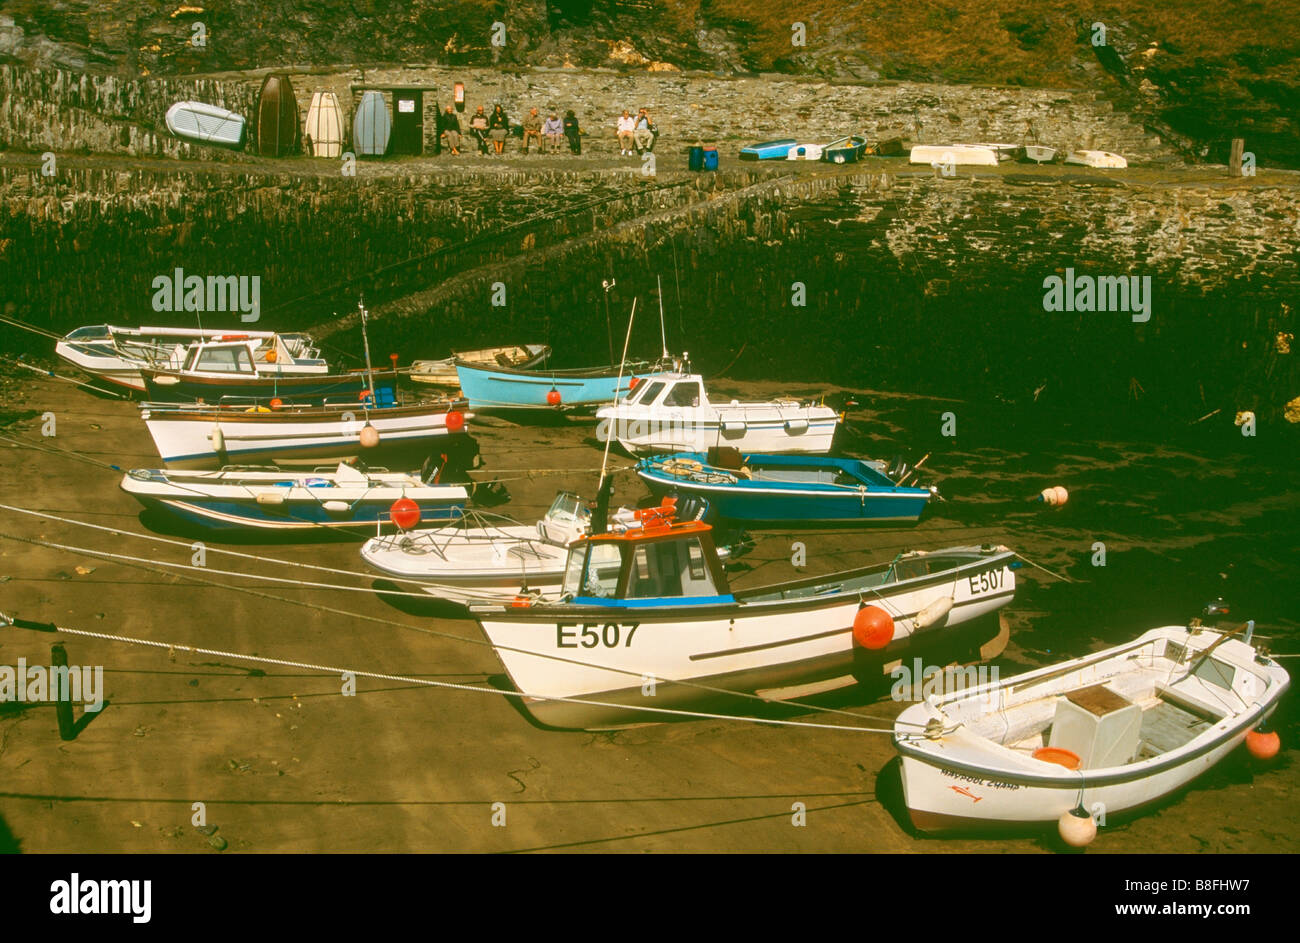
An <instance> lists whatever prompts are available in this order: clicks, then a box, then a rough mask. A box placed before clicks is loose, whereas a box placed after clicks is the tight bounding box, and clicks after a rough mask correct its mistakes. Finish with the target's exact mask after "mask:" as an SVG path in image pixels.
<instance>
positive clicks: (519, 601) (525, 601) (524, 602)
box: [510, 596, 533, 609]
mask: <svg viewBox="0 0 1300 943" xmlns="http://www.w3.org/2000/svg"><path fill="white" fill-rule="evenodd" d="M532 604H533V600H532V598H531V597H528V596H516V597H515V598H514V599H513V600H511V602H510V607H511V608H512V609H526V608H528V607H529V606H531V605H532Z"/></svg>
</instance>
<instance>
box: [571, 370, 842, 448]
mask: <svg viewBox="0 0 1300 943" xmlns="http://www.w3.org/2000/svg"><path fill="white" fill-rule="evenodd" d="M596 417H597V418H598V419H599V420H601V421H600V424H599V425H598V426H597V428H596V438H597V439H599V440H600V441H602V442H603V441H605V440H606V439H608V438H609V437H610V436H611V435H612V436H613V438H614V440H615V441H617V442H618V444H619V445H621V446H623V448H625V449H626V450H627V451H628V452H631V453H633V454H636V453H655V452H707V451H708V450H709V449H710V448H713V447H715V446H731V447H733V448H736V449H739V450H740V451H742V452H762V453H766V454H776V455H780V454H787V453H791V452H805V453H813V454H823V453H825V452H829V451H830V448H831V444H832V442H833V441H834V438H835V429H836V427H837V426H838V425H839V423H840V420H841V416H840V414H839V413H837V412H836V411H835V410H833V409H831V408H830V407H829V406H819V405H817V404H815V403H799V402H796V401H795V400H774V401H771V402H766V403H740V402H737V401H736V400H734V399H733V400H731V402H729V403H714V402H712V401H710V399H709V396H708V394H707V393H706V392H705V390H704V380H703V379H702V378H701V377H700V376H699V375H698V374H694V373H665V374H661V375H659V376H657V377H653V378H651V379H648V380H641V381H640V382H638V383H637V384H636V385H635V386H634V387H633V389H632V392H631V393H630V394H629V395H628V396H627V397H626V398H625V399H623V400H621V401H620V402H618V403H617V404H615V405H613V406H603V407H601V408H600V409H598V410H596Z"/></svg>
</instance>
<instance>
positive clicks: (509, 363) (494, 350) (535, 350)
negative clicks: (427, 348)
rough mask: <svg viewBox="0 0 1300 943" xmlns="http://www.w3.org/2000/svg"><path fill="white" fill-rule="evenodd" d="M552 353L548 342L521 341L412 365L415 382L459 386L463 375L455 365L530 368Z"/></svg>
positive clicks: (419, 361)
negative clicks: (531, 342)
mask: <svg viewBox="0 0 1300 943" xmlns="http://www.w3.org/2000/svg"><path fill="white" fill-rule="evenodd" d="M550 356H551V348H550V347H549V346H548V345H546V344H520V345H518V346H516V347H485V348H483V349H482V350H461V351H453V352H452V356H450V357H447V358H445V359H443V360H417V361H415V362H414V363H412V364H411V368H410V377H411V381H412V382H413V383H427V384H430V385H432V386H445V387H449V388H452V389H454V388H456V387H458V386H460V377H459V375H458V374H457V373H456V364H457V363H458V362H459V363H467V364H472V365H474V366H476V367H494V366H495V367H510V368H511V369H513V370H530V369H532V368H533V367H536V366H537V365H538V364H540V363H541V362H542V361H544V360H546V359H548V358H549V357H550Z"/></svg>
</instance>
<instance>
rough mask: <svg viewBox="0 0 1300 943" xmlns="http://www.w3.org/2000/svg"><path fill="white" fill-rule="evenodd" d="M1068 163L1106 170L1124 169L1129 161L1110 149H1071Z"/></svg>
mask: <svg viewBox="0 0 1300 943" xmlns="http://www.w3.org/2000/svg"><path fill="white" fill-rule="evenodd" d="M1065 162H1066V163H1067V164H1075V165H1078V166H1081V167H1097V168H1100V169H1104V170H1116V169H1123V168H1125V167H1127V166H1128V161H1127V160H1125V159H1124V158H1123V157H1121V156H1120V155H1118V154H1112V153H1111V152H1110V151H1071V152H1070V153H1069V156H1067V157H1066V158H1065Z"/></svg>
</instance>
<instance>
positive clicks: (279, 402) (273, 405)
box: [271, 396, 284, 409]
mask: <svg viewBox="0 0 1300 943" xmlns="http://www.w3.org/2000/svg"><path fill="white" fill-rule="evenodd" d="M283 405H284V401H283V400H281V399H280V397H278V396H276V397H274V398H272V400H271V408H272V409H279V408H280V407H281V406H283Z"/></svg>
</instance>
